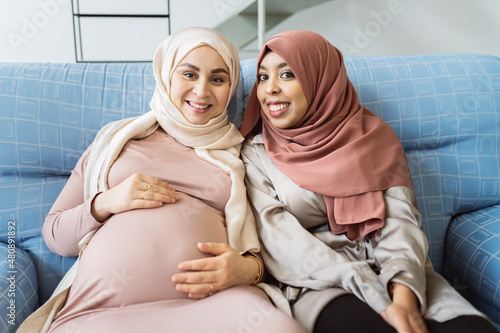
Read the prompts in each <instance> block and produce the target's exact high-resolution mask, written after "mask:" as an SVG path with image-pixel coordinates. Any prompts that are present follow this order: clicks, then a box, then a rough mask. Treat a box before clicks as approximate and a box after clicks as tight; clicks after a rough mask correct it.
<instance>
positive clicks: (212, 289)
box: [208, 283, 214, 296]
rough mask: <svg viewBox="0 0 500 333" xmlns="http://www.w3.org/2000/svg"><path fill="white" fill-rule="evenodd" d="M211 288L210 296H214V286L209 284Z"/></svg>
mask: <svg viewBox="0 0 500 333" xmlns="http://www.w3.org/2000/svg"><path fill="white" fill-rule="evenodd" d="M208 285H209V286H210V291H209V292H208V296H212V295H213V294H214V285H213V284H211V283H209V284H208Z"/></svg>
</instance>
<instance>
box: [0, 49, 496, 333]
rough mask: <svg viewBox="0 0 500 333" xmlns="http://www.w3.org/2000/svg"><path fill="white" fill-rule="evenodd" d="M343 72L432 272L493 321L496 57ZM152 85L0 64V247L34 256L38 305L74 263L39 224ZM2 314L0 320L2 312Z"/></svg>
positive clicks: (251, 73)
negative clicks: (385, 127) (411, 204)
mask: <svg viewBox="0 0 500 333" xmlns="http://www.w3.org/2000/svg"><path fill="white" fill-rule="evenodd" d="M345 64H346V68H347V72H348V75H349V77H350V79H351V81H352V82H353V84H354V86H355V88H356V90H357V92H358V98H359V100H360V101H361V103H363V105H365V106H366V107H367V108H369V109H370V110H372V111H373V112H375V113H376V114H377V115H379V116H381V117H382V118H384V119H385V120H386V121H387V122H388V123H389V124H390V125H391V127H392V128H393V129H394V130H395V132H396V134H397V135H398V137H399V138H400V140H401V142H402V143H403V146H404V147H405V151H406V154H407V158H408V162H409V165H410V169H411V172H412V177H413V182H414V185H415V190H416V192H417V202H418V206H419V210H420V211H421V212H422V215H423V228H424V231H425V232H426V234H427V236H428V238H429V245H430V257H431V260H432V262H433V264H434V267H435V268H436V270H438V271H439V272H441V273H443V274H444V275H445V277H447V278H448V279H449V280H450V281H451V282H452V284H453V285H455V286H456V287H457V289H458V290H459V291H460V292H462V293H463V294H464V295H465V296H466V297H467V298H468V299H469V300H471V302H473V303H474V304H475V305H476V306H477V307H478V308H479V309H480V310H482V311H484V312H486V313H487V314H488V315H489V316H490V317H491V318H492V319H493V320H494V321H496V322H497V323H500V314H499V313H500V312H499V311H500V287H499V284H500V261H499V253H500V251H499V249H498V246H499V245H498V244H499V240H498V237H500V236H499V235H500V231H499V230H500V221H499V219H500V213H498V206H497V205H498V204H500V189H499V186H500V184H499V183H500V178H499V175H500V165H499V163H500V161H499V156H500V155H499V150H500V146H499V144H500V135H499V133H500V124H499V121H500V117H499V114H500V59H498V58H496V57H492V56H485V55H474V54H451V55H406V56H388V57H380V56H376V57H375V56H374V57H352V58H346V59H345ZM241 65H242V66H241V79H240V84H239V86H238V89H237V94H236V96H235V97H234V99H233V100H232V102H231V104H230V120H231V121H233V122H235V123H236V124H237V125H239V124H241V119H242V115H243V109H244V106H245V105H246V103H247V101H248V97H249V95H250V91H251V88H252V86H253V83H254V82H255V71H256V62H255V59H249V60H245V61H242V63H241ZM154 86H155V81H154V76H153V73H152V69H151V64H150V63H128V64H127V63H109V64H101V63H80V64H40V63H0V242H1V243H4V244H7V243H8V242H7V240H8V237H7V236H8V235H7V223H8V221H10V220H12V221H16V231H15V237H14V239H15V244H16V247H17V248H18V250H22V251H23V252H24V251H25V252H24V253H29V255H30V257H31V258H33V262H34V267H35V268H36V274H37V279H34V280H30V281H34V282H33V283H36V280H38V286H33V290H34V291H36V290H38V295H37V297H38V303H39V304H40V303H42V302H44V301H45V300H46V299H47V298H48V297H49V296H50V294H51V292H52V291H53V289H54V288H55V286H56V284H57V283H58V281H59V280H60V278H61V277H62V275H63V274H64V273H65V272H66V271H67V270H68V269H69V267H71V265H72V263H73V262H74V258H63V257H60V256H58V255H55V254H53V253H51V252H50V250H49V249H48V248H47V246H46V245H45V243H44V242H43V239H42V237H41V227H42V224H43V221H44V219H45V215H46V214H47V212H48V211H49V209H50V207H51V205H52V204H53V202H54V200H55V199H56V198H57V196H58V194H59V192H60V191H61V189H62V187H63V186H64V184H65V182H66V180H67V178H68V177H69V175H70V173H71V170H72V169H73V167H74V166H75V164H76V162H77V161H78V158H79V157H80V155H81V154H82V152H83V151H84V149H85V148H86V147H87V146H88V145H89V144H90V143H91V142H92V140H93V139H94V137H95V135H96V133H97V131H98V130H99V129H100V128H101V127H102V126H103V125H104V124H106V123H108V122H110V121H113V120H117V119H121V118H124V117H130V116H136V115H140V114H142V113H144V112H146V111H148V110H149V101H150V99H151V96H152V94H153V91H154ZM23 252H20V253H23ZM16 260H17V259H16ZM19 260H21V259H19ZM0 267H1V268H2V269H3V266H0ZM1 291H2V292H3V289H2V290H1ZM0 294H1V293H0ZM30 301H31V299H30ZM16 302H17V301H16ZM19 302H20V303H19V305H18V306H19V307H18V309H21V308H25V305H21V303H22V301H21V300H20V301H19ZM28 303H29V302H26V303H25V304H28ZM26 306H27V305H26ZM27 307H28V308H30V306H27ZM30 310H31V308H30ZM0 315H1V316H2V320H4V318H7V312H6V309H5V307H3V306H2V307H1V309H0ZM8 329H10V328H9V327H8Z"/></svg>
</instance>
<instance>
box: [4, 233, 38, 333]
mask: <svg viewBox="0 0 500 333" xmlns="http://www.w3.org/2000/svg"><path fill="white" fill-rule="evenodd" d="M12 240H13V238H12ZM0 258H2V261H1V262H0V292H1V294H0V331H2V332H6V333H10V332H15V331H16V329H17V328H18V327H19V325H20V324H21V323H22V322H23V321H24V320H25V319H26V318H27V317H28V316H29V315H30V314H31V313H32V312H33V311H35V309H36V308H37V306H38V278H37V272H36V268H35V263H34V262H33V259H32V258H31V255H30V254H29V253H28V252H26V251H24V250H22V249H20V248H17V247H16V246H15V243H14V242H13V241H12V242H10V243H9V244H6V243H0ZM3 258H5V259H3Z"/></svg>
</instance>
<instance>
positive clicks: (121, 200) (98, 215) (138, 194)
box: [92, 173, 180, 222]
mask: <svg viewBox="0 0 500 333" xmlns="http://www.w3.org/2000/svg"><path fill="white" fill-rule="evenodd" d="M179 198H180V197H179V194H177V193H176V191H175V190H174V189H173V188H172V187H170V185H169V184H168V183H166V182H164V181H162V180H161V179H158V178H156V177H153V176H148V175H143V174H139V173H136V174H133V175H131V176H130V177H128V178H127V179H125V180H124V181H123V182H121V183H120V184H118V185H116V186H114V187H112V188H110V189H109V190H107V191H104V192H102V193H99V194H98V195H97V196H96V197H95V198H94V201H93V202H92V215H93V216H94V218H95V219H96V220H97V221H99V222H103V221H104V220H106V219H107V218H108V217H110V216H111V215H113V214H118V213H121V212H125V211H128V210H132V209H137V208H156V207H160V206H162V205H163V204H164V203H175V202H177V200H179Z"/></svg>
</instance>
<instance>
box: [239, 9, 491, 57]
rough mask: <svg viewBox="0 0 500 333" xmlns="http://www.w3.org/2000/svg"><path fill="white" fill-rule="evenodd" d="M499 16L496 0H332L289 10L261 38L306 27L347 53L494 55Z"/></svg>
mask: <svg viewBox="0 0 500 333" xmlns="http://www.w3.org/2000/svg"><path fill="white" fill-rule="evenodd" d="M311 2H314V0H311ZM499 16H500V1H498V0H481V1H476V0H336V1H330V2H327V3H324V4H321V5H317V6H315V7H312V8H309V9H306V10H303V11H301V12H299V13H296V14H294V15H293V16H291V17H290V18H288V19H287V20H285V21H284V22H282V23H281V24H279V25H278V26H276V27H275V28H273V29H271V30H270V31H268V32H267V34H266V37H267V38H268V37H271V36H272V35H274V34H276V33H278V32H282V31H286V30H291V29H306V30H311V31H315V32H318V33H320V34H322V35H324V36H325V37H326V38H327V39H328V40H329V41H330V42H331V43H333V44H334V45H336V46H337V47H339V48H340V49H341V50H342V51H343V53H345V54H347V55H351V56H354V55H388V54H417V53H467V52H474V53H483V54H492V55H496V56H500V20H499ZM255 47H256V45H255V44H254V45H252V46H251V47H249V48H250V49H252V48H255Z"/></svg>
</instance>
